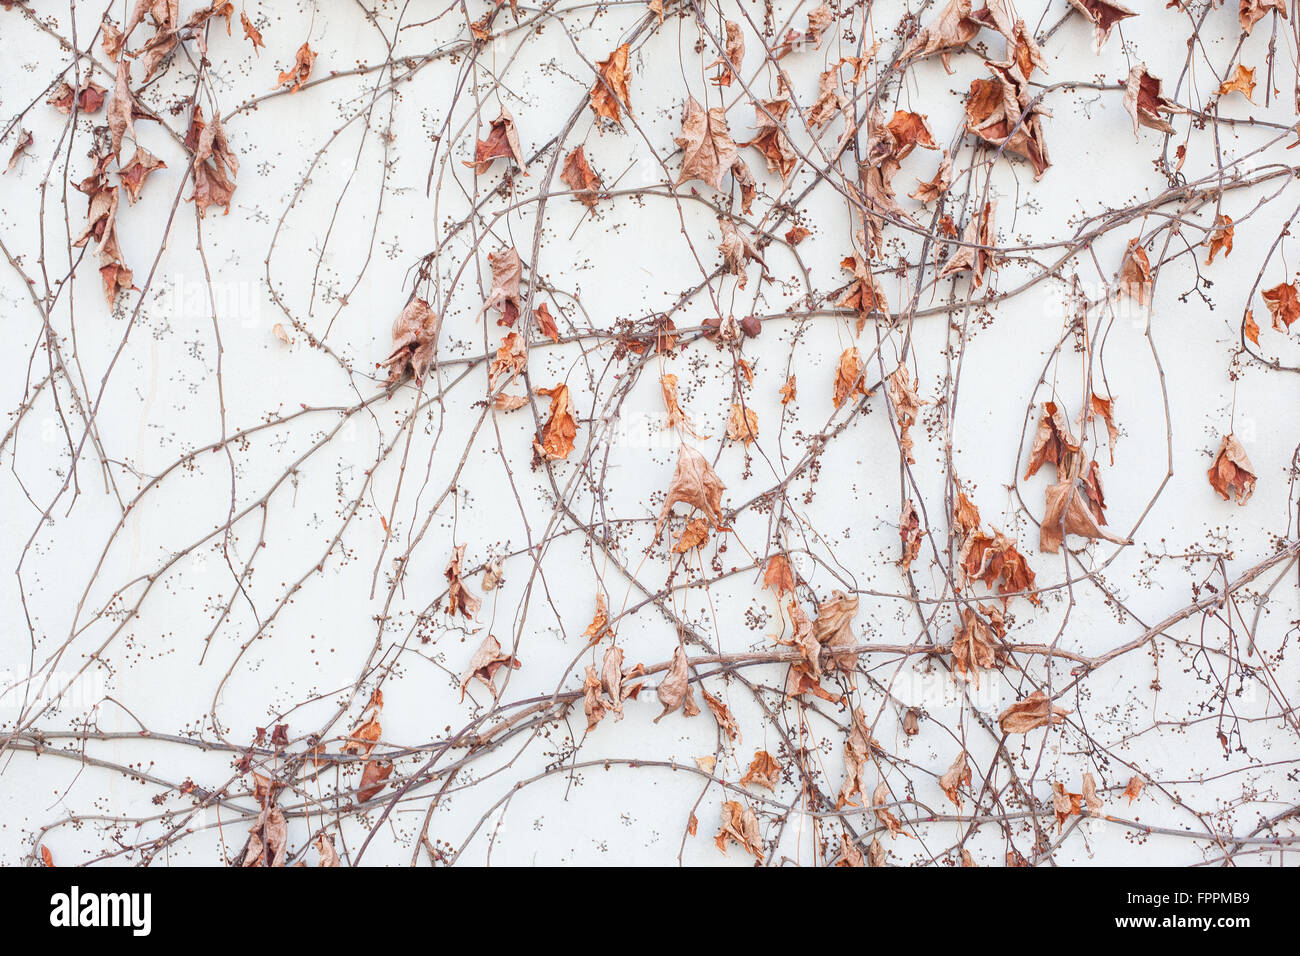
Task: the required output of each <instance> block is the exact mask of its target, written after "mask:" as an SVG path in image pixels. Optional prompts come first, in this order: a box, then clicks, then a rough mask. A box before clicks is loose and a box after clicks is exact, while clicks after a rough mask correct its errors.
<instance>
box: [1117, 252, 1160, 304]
mask: <svg viewBox="0 0 1300 956" xmlns="http://www.w3.org/2000/svg"><path fill="white" fill-rule="evenodd" d="M1140 242H1141V240H1139V239H1130V240H1129V241H1128V248H1127V249H1126V250H1125V251H1124V261H1123V262H1122V263H1121V264H1120V267H1119V290H1120V291H1121V292H1123V293H1124V294H1125V295H1127V296H1129V297H1130V298H1133V299H1137V301H1138V305H1142V306H1145V305H1149V304H1150V302H1151V286H1152V280H1151V260H1150V259H1148V258H1147V252H1146V250H1145V249H1143V248H1142V246H1141V245H1139V243H1140Z"/></svg>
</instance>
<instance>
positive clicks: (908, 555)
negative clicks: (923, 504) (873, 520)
mask: <svg viewBox="0 0 1300 956" xmlns="http://www.w3.org/2000/svg"><path fill="white" fill-rule="evenodd" d="M898 536H899V538H901V539H902V541H903V556H902V557H901V558H899V560H898V563H899V564H900V565H901V566H902V567H904V568H910V567H911V566H912V562H913V561H915V560H916V558H917V555H919V554H920V553H921V542H922V536H921V516H920V514H919V513H918V512H917V510H916V505H915V504H913V503H912V500H911V499H910V498H909V499H908V500H907V503H906V504H904V505H903V513H902V515H901V516H900V517H899V519H898Z"/></svg>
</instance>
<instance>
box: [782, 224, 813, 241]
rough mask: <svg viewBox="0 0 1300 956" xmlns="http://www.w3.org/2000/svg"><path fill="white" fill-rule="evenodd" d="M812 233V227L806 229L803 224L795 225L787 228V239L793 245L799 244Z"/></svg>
mask: <svg viewBox="0 0 1300 956" xmlns="http://www.w3.org/2000/svg"><path fill="white" fill-rule="evenodd" d="M811 235H812V230H811V229H805V228H804V227H803V226H800V225H794V226H791V227H790V228H789V229H787V230H786V232H785V241H786V242H788V243H790V245H792V246H797V245H799V243H801V242H803V241H804V240H805V239H807V238H808V237H809V236H811Z"/></svg>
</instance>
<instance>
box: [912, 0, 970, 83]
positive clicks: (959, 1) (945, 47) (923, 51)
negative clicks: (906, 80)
mask: <svg viewBox="0 0 1300 956" xmlns="http://www.w3.org/2000/svg"><path fill="white" fill-rule="evenodd" d="M971 6H972V3H971V0H949V2H948V5H947V6H946V7H944V8H943V9H942V10H941V11H939V15H938V16H937V17H935V18H934V19H933V20H932V21H930V22H929V23H927V24H926V25H925V26H924V27H922V28H921V30H920V31H919V32H918V33H917V34H916V36H914V37H913V38H912V41H911V42H910V43H909V44H908V45H907V47H906V48H905V49H904V50H903V55H902V59H904V60H910V59H916V58H921V57H927V56H932V55H934V54H935V53H938V54H940V55H941V56H942V57H943V66H944V69H946V70H947V71H948V72H949V73H951V72H952V65H951V61H952V54H953V53H955V52H956V51H958V50H960V49H961V48H962V47H964V46H965V45H966V44H967V43H969V42H970V41H971V40H973V39H975V35H976V34H978V33H979V32H980V25H979V22H978V21H977V20H975V19H974V18H972V16H971Z"/></svg>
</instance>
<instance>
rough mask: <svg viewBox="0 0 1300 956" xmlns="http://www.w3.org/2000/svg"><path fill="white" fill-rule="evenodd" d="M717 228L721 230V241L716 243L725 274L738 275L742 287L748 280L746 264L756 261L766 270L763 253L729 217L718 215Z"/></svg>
mask: <svg viewBox="0 0 1300 956" xmlns="http://www.w3.org/2000/svg"><path fill="white" fill-rule="evenodd" d="M718 228H719V229H720V230H721V232H722V241H721V242H719V243H718V251H719V252H720V253H722V271H723V272H724V273H725V274H727V275H734V276H740V283H739V285H740V287H741V288H742V289H743V288H745V283H746V282H747V281H748V277H747V276H746V275H745V266H746V264H748V263H749V262H750V261H756V262H757V263H758V264H759V265H760V266H762V267H763V268H764V270H766V264H765V263H764V262H763V254H762V253H761V252H759V251H758V246H756V245H754V243H753V241H752V240H750V238H749V237H748V236H746V235H744V234H743V233H741V231H740V230H739V229H737V228H736V224H735V223H734V222H732V221H731V219H730V218H729V217H726V216H719V217H718Z"/></svg>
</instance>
